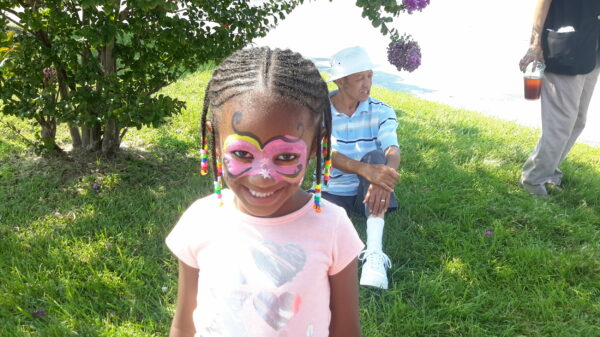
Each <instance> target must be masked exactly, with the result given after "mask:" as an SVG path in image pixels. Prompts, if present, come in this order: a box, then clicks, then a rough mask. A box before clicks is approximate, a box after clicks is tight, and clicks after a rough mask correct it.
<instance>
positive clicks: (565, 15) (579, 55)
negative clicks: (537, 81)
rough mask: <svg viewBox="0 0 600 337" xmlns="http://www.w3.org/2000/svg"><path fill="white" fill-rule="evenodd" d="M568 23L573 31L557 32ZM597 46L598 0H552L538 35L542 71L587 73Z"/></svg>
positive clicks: (599, 29)
mask: <svg viewBox="0 0 600 337" xmlns="http://www.w3.org/2000/svg"><path fill="white" fill-rule="evenodd" d="M568 26H571V27H573V29H574V31H572V32H569V31H565V32H559V29H560V28H561V27H568ZM563 29H564V28H563ZM599 46H600V0H552V3H551V4H550V9H549V11H548V17H547V18H546V22H545V23H544V32H543V39H542V48H543V49H544V58H545V60H546V71H549V72H553V73H558V74H569V75H575V74H587V73H589V72H591V71H592V70H594V68H595V67H596V62H597V59H598V54H599V52H600V49H599Z"/></svg>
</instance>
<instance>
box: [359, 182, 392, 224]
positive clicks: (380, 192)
mask: <svg viewBox="0 0 600 337" xmlns="http://www.w3.org/2000/svg"><path fill="white" fill-rule="evenodd" d="M363 204H366V205H367V207H368V208H369V212H371V214H372V215H374V216H380V217H383V215H384V214H385V212H386V211H387V209H388V207H389V206H390V192H388V191H387V190H386V189H384V188H383V187H381V186H379V185H375V184H371V186H369V189H368V190H367V194H366V195H365V200H363Z"/></svg>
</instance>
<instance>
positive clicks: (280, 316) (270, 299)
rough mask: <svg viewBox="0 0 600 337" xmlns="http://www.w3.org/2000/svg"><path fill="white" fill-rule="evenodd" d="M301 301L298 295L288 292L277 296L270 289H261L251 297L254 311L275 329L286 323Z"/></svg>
mask: <svg viewBox="0 0 600 337" xmlns="http://www.w3.org/2000/svg"><path fill="white" fill-rule="evenodd" d="M301 302H302V301H301V299H300V296H298V295H296V294H294V293H290V292H285V293H283V294H281V295H279V296H277V295H275V294H274V293H272V292H270V291H261V292H259V293H258V294H256V295H254V299H253V304H254V309H255V310H256V312H257V313H258V314H259V315H260V317H262V319H263V320H264V321H265V322H266V323H267V324H269V326H271V327H272V328H273V329H275V330H279V329H281V328H283V327H284V326H286V325H287V323H288V322H289V321H290V319H292V317H294V316H295V315H296V314H297V313H298V311H299V310H300V305H301Z"/></svg>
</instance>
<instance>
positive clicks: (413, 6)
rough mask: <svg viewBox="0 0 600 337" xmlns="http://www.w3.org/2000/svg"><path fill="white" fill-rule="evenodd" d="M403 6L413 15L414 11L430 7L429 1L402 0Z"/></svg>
mask: <svg viewBox="0 0 600 337" xmlns="http://www.w3.org/2000/svg"><path fill="white" fill-rule="evenodd" d="M402 5H403V6H404V8H405V9H406V11H407V12H408V14H412V13H413V12H414V11H421V10H422V9H423V8H425V7H427V5H429V0H402Z"/></svg>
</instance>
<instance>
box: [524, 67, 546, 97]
mask: <svg viewBox="0 0 600 337" xmlns="http://www.w3.org/2000/svg"><path fill="white" fill-rule="evenodd" d="M544 69H546V66H545V65H544V64H543V63H542V62H538V61H533V62H531V63H530V64H528V65H527V68H526V69H525V75H524V76H523V82H524V94H525V99H529V100H535V99H539V98H540V96H541V94H542V81H543V80H544Z"/></svg>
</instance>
